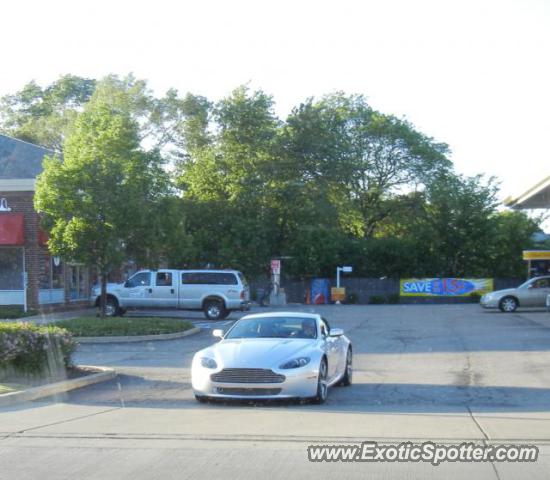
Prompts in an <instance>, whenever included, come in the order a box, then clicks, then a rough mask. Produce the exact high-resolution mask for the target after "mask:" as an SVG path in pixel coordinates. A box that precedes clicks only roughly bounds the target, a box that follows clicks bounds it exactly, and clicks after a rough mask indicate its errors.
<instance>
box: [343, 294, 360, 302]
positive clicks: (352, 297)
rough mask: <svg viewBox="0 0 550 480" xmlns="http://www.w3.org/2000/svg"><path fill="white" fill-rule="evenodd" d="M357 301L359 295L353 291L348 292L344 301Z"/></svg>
mask: <svg viewBox="0 0 550 480" xmlns="http://www.w3.org/2000/svg"><path fill="white" fill-rule="evenodd" d="M358 301H359V295H357V294H356V293H355V292H351V293H349V294H348V298H347V299H346V303H357V302H358Z"/></svg>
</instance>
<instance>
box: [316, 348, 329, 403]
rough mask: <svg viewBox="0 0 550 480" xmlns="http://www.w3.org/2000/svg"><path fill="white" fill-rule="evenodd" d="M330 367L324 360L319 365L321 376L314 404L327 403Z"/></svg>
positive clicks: (318, 380) (318, 378) (318, 379)
mask: <svg viewBox="0 0 550 480" xmlns="http://www.w3.org/2000/svg"><path fill="white" fill-rule="evenodd" d="M327 375H328V365H327V361H326V360H325V359H324V358H323V360H321V364H320V365H319V375H318V377H317V395H315V397H313V403H316V404H317V405H321V404H323V403H325V402H326V400H327V396H328V382H327Z"/></svg>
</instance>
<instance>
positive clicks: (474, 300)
mask: <svg viewBox="0 0 550 480" xmlns="http://www.w3.org/2000/svg"><path fill="white" fill-rule="evenodd" d="M470 300H471V302H472V303H479V301H480V300H481V295H480V294H479V293H478V292H472V293H470Z"/></svg>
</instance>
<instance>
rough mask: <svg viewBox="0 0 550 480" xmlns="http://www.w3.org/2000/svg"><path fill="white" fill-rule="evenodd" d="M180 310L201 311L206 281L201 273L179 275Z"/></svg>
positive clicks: (182, 273)
mask: <svg viewBox="0 0 550 480" xmlns="http://www.w3.org/2000/svg"><path fill="white" fill-rule="evenodd" d="M179 277H180V278H179V280H178V282H179V287H178V288H179V303H178V306H179V308H189V309H200V308H202V305H201V300H202V296H203V291H204V282H205V279H204V278H203V275H202V273H201V272H189V271H188V272H181V274H180V275H179Z"/></svg>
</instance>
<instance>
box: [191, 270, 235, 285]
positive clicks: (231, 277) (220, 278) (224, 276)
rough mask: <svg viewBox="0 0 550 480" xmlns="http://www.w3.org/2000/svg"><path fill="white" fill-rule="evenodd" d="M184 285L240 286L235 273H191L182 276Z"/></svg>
mask: <svg viewBox="0 0 550 480" xmlns="http://www.w3.org/2000/svg"><path fill="white" fill-rule="evenodd" d="M181 283H182V284H183V285H238V282H237V277H236V276H235V274H234V273H222V272H189V273H182V274H181Z"/></svg>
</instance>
